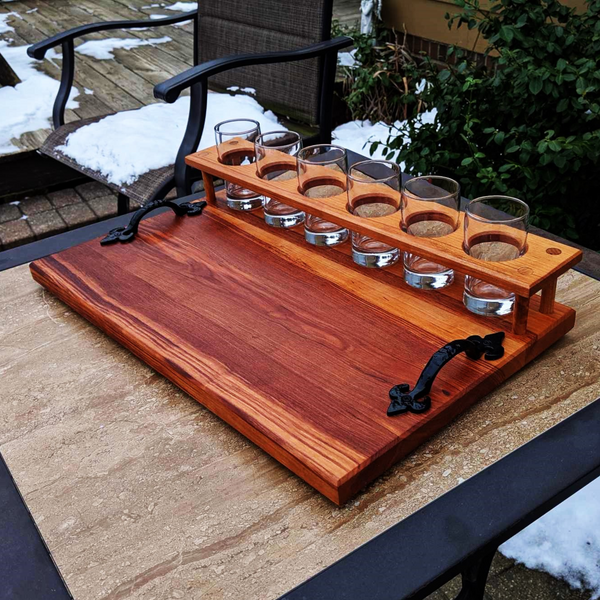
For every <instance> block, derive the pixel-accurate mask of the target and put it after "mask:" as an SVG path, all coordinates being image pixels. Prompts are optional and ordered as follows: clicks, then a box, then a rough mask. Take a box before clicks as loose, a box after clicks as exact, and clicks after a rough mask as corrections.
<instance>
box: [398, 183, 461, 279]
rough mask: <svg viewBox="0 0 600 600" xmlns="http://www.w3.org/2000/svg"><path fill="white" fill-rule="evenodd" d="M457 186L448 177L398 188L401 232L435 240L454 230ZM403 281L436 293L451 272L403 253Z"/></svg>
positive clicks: (455, 227)
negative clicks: (400, 189)
mask: <svg viewBox="0 0 600 600" xmlns="http://www.w3.org/2000/svg"><path fill="white" fill-rule="evenodd" d="M459 209H460V185H459V184H458V183H457V182H456V181H454V179H450V178H449V177H442V176H439V175H425V176H424V177H414V178H413V179H409V180H408V181H407V182H406V183H405V184H404V187H403V188H402V229H403V230H404V231H405V232H406V233H408V234H409V235H414V236H417V237H423V238H436V237H442V236H444V235H449V234H451V233H452V232H454V231H456V229H457V228H458V216H459ZM404 281H406V283H407V284H408V285H410V286H412V287H414V288H418V289H421V290H437V289H441V288H444V287H447V286H449V285H451V284H452V283H453V282H454V271H453V270H452V269H449V268H448V267H445V266H444V265H440V264H438V263H436V262H433V261H432V260H430V259H428V258H422V257H420V256H417V255H416V254H411V253H410V252H405V253H404Z"/></svg>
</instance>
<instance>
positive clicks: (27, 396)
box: [0, 266, 600, 600]
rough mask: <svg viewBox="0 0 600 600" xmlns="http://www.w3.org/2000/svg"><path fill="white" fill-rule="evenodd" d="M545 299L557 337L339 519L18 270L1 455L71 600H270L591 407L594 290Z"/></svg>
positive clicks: (6, 292) (9, 312)
mask: <svg viewBox="0 0 600 600" xmlns="http://www.w3.org/2000/svg"><path fill="white" fill-rule="evenodd" d="M558 298H559V300H560V301H561V302H563V303H565V304H569V305H570V306H572V307H574V308H576V309H577V311H578V319H577V325H576V327H575V329H574V330H573V331H572V332H571V333H570V334H568V335H567V336H566V337H565V338H564V339H563V340H561V341H560V342H558V343H557V344H556V345H555V346H553V347H552V348H551V349H550V350H548V351H547V352H546V353H545V354H543V355H542V356H541V357H540V358H539V359H538V360H536V361H535V362H534V363H532V364H531V365H530V366H529V367H527V368H526V369H524V370H523V371H522V372H520V373H518V374H517V375H516V376H514V377H513V378H512V379H510V380H509V381H508V382H506V383H505V384H503V385H502V386H501V387H499V388H498V389H497V390H496V391H495V392H494V393H493V394H490V395H489V396H487V397H486V398H485V399H483V400H482V401H480V402H479V403H478V404H477V405H476V406H475V407H474V408H472V409H471V410H470V411H468V412H467V413H465V414H464V415H463V416H462V417H460V418H459V419H457V420H456V421H455V422H454V423H453V424H451V425H450V426H449V427H447V428H446V429H445V430H443V431H442V432H441V433H440V434H439V435H437V436H436V437H434V438H433V439H431V440H430V441H429V442H428V443H426V444H424V445H423V446H421V447H420V448H419V449H418V450H417V451H416V452H414V453H413V454H412V455H410V456H409V457H408V458H407V459H405V460H404V461H402V462H401V463H399V464H398V465H397V466H396V467H394V468H392V469H391V470H390V471H389V472H388V473H387V474H386V475H385V476H384V477H382V478H380V479H379V480H377V481H376V482H375V483H374V484H372V485H371V486H370V487H369V488H367V489H366V490H365V491H364V492H362V493H361V494H360V495H359V496H358V497H357V498H356V499H355V501H353V502H350V503H349V504H348V505H347V506H345V507H343V508H337V507H335V506H334V505H333V504H332V503H330V502H329V501H328V500H326V499H325V498H323V497H322V496H320V495H319V494H318V493H317V492H315V491H314V490H312V489H311V488H310V487H309V486H307V485H306V484H305V483H303V482H302V481H301V480H300V479H298V478H297V477H295V476H294V475H292V474H291V473H290V472H289V471H287V470H286V469H285V468H284V467H282V466H280V465H279V464H278V463H277V462H276V461H274V460H273V459H271V458H270V457H269V456H268V455H266V454H265V453H264V452H262V451H261V450H259V449H258V448H256V447H255V446H254V445H253V444H252V443H250V442H248V441H247V440H246V439H245V438H244V437H242V436H241V435H240V434H238V433H237V432H236V431H234V430H233V429H231V428H230V427H229V426H228V425H226V424H224V423H223V422H222V421H220V420H219V419H218V418H216V417H214V416H213V415H212V414H211V413H209V412H208V411H207V410H205V409H204V408H203V407H201V406H200V405H199V404H198V403H197V402H195V401H194V400H192V399H191V398H189V397H188V396H186V395H185V394H184V393H182V392H181V391H179V390H178V389H177V388H175V387H174V386H173V385H172V384H171V383H169V382H168V381H167V380H165V379H164V378H163V377H161V376H159V375H157V374H156V373H154V372H153V371H152V370H151V369H149V368H148V367H147V366H145V365H144V364H143V363H141V362H140V361H139V360H137V359H136V358H134V357H133V356H131V355H130V354H129V353H128V352H127V351H125V350H124V349H122V348H121V347H120V346H118V345H117V344H116V343H114V342H113V341H112V340H110V339H109V338H107V337H106V336H105V335H104V334H102V333H101V332H99V331H97V330H96V329H95V328H93V327H92V326H91V325H89V324H88V323H87V322H86V321H84V320H83V319H82V318H80V317H79V316H78V315H77V314H75V313H74V312H72V311H71V310H70V309H68V308H67V307H66V306H65V305H64V304H62V303H61V302H60V301H58V300H56V299H55V298H53V297H52V296H51V295H50V294H48V293H47V292H45V291H44V290H42V289H41V288H40V287H39V286H38V285H37V284H35V283H34V282H33V280H32V279H31V277H30V275H29V270H28V267H27V266H23V267H18V268H15V269H12V270H10V271H6V272H4V273H0V307H2V308H1V309H0V310H1V311H2V318H1V319H0V375H1V379H0V452H1V453H2V455H3V456H4V458H5V460H6V462H7V463H8V466H9V468H10V469H11V471H12V473H13V475H14V477H15V479H16V481H17V484H18V485H19V487H20V490H21V492H22V493H23V495H24V497H25V500H26V502H27V505H28V506H29V508H30V510H31V512H32V514H33V516H34V518H35V520H36V522H37V524H38V526H39V527H40V529H41V532H42V534H43V536H44V538H45V540H46V542H47V543H48V546H49V547H50V550H51V552H52V554H53V556H54V558H55V560H56V562H57V564H58V567H59V568H60V570H61V572H62V574H63V576H64V577H65V578H66V581H67V584H68V585H69V587H70V589H71V591H72V593H73V594H74V596H75V598H76V599H77V600H91V599H106V600H108V599H111V600H117V599H124V598H128V599H129V598H136V599H142V598H143V599H144V600H159V599H160V600H163V599H166V598H188V599H199V598H202V599H203V600H209V599H220V598H236V599H239V600H254V599H272V598H277V597H278V596H279V595H280V594H282V593H284V592H286V591H287V590H289V589H290V588H292V587H294V586H295V585H297V584H299V583H301V582H302V581H304V580H305V579H306V578H308V577H309V576H310V575H313V574H314V573H317V572H318V571H319V570H321V569H322V568H323V567H326V566H327V565H329V564H331V563H332V562H334V561H335V560H336V559H338V558H341V557H342V556H343V555H345V554H347V553H348V552H349V551H351V550H353V549H354V548H356V547H357V546H359V545H360V544H362V543H364V542H366V541H368V540H369V539H371V538H372V537H373V536H375V535H376V534H378V533H380V532H382V531H384V530H385V529H387V528H388V527H390V526H391V525H394V524H395V523H397V522H398V521H399V520H400V519H402V518H403V517H406V516H407V515H409V514H411V513H412V512H414V511H415V510H417V509H418V508H420V507H422V506H423V505H425V504H426V503H428V502H430V501H431V500H433V499H435V498H437V497H438V496H440V495H441V494H443V493H444V492H446V491H447V490H450V489H451V488H453V487H455V486H456V485H458V484H459V483H460V481H461V480H462V479H466V478H468V477H470V476H472V475H474V474H475V473H477V472H478V471H480V470H481V469H482V468H484V467H486V466H487V465H489V464H491V463H493V462H494V461H496V460H498V459H499V458H501V457H502V456H504V455H505V454H507V453H508V452H510V451H511V450H514V449H515V448H517V447H518V446H520V445H521V444H523V443H524V442H526V441H528V440H530V439H531V438H533V437H534V436H536V435H537V434H539V433H541V432H543V431H545V430H546V429H548V428H549V427H551V426H552V425H554V424H556V423H558V422H559V421H561V420H562V419H564V418H566V417H567V416H569V415H570V414H572V413H574V412H575V411H576V410H578V409H579V408H582V407H583V406H585V405H586V404H589V403H590V402H592V401H593V400H594V399H595V398H597V397H598V396H600V369H599V367H598V362H599V357H600V282H597V281H595V280H592V279H589V278H587V277H585V276H583V275H580V274H577V273H574V272H570V273H568V274H566V275H565V276H563V277H562V278H561V280H560V282H559V294H558ZM365 600H368V599H365Z"/></svg>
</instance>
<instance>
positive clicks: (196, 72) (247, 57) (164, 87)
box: [154, 37, 353, 103]
mask: <svg viewBox="0 0 600 600" xmlns="http://www.w3.org/2000/svg"><path fill="white" fill-rule="evenodd" d="M352 44H353V42H352V39H351V38H349V37H338V38H335V39H333V40H326V41H324V42H318V43H317V44H312V45H311V46H306V47H304V48H299V49H297V50H289V51H284V52H265V53H263V54H238V55H235V56H226V57H224V58H217V59H215V60H211V61H208V62H205V63H204V64H201V65H198V66H196V67H191V68H190V69H188V70H187V71H184V72H183V73H180V74H179V75H175V77H172V78H171V79H167V81H163V82H162V83H159V84H158V85H157V86H156V87H155V88H154V97H155V98H158V99H160V100H164V101H165V102H169V103H172V102H175V100H177V98H178V97H179V95H180V94H181V92H182V91H183V90H185V89H187V88H189V87H191V86H192V85H194V84H195V83H198V82H200V81H203V80H206V79H207V78H208V77H211V76H212V75H216V74H217V73H222V72H223V71H229V70H230V69H236V68H238V67H245V66H248V65H266V64H273V63H281V62H292V61H296V60H304V59H308V58H315V57H318V56H323V55H324V54H327V53H330V52H336V53H337V52H338V50H341V49H342V48H347V47H348V46H351V45H352Z"/></svg>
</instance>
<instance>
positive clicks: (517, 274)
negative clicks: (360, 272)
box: [186, 139, 582, 335]
mask: <svg viewBox="0 0 600 600" xmlns="http://www.w3.org/2000/svg"><path fill="white" fill-rule="evenodd" d="M228 144H229V146H230V147H231V149H226V150H225V156H226V155H227V154H248V153H253V152H254V147H253V145H252V144H251V143H248V142H245V141H243V140H236V139H234V140H231V141H229V142H228ZM273 154H274V155H275V153H273ZM265 160H269V162H272V163H273V164H272V166H269V167H267V172H268V171H274V170H278V169H284V168H288V169H289V168H291V169H294V170H295V169H296V163H295V159H294V158H293V157H291V156H289V155H287V154H284V153H281V155H280V156H276V157H268V158H266V159H265ZM186 163H187V164H188V165H189V166H191V167H193V168H195V169H199V170H200V171H202V176H203V180H204V189H205V191H206V200H207V201H208V202H209V203H211V204H216V198H215V190H214V179H215V178H219V179H225V180H227V181H230V182H232V183H235V184H238V185H241V186H243V187H245V188H247V189H250V190H252V191H254V192H257V193H259V194H263V195H265V196H267V197H269V198H271V199H273V200H277V201H279V202H282V203H284V204H287V205H289V206H293V207H294V208H298V209H300V210H303V211H305V212H307V213H310V214H312V215H315V216H317V217H321V218H324V219H327V220H328V221H331V222H333V223H336V224H338V225H341V226H343V227H346V228H348V229H349V230H351V231H355V232H358V233H362V234H364V235H369V236H370V237H372V238H374V239H377V240H379V241H382V242H385V243H386V244H389V245H390V246H393V247H395V248H398V249H400V250H401V251H407V252H410V253H412V254H417V255H419V256H422V257H425V258H429V259H431V260H434V261H435V262H437V263H440V264H442V265H444V266H447V267H449V268H452V269H454V270H455V271H457V272H459V273H463V274H464V275H471V276H473V277H477V278H478V279H482V280H484V281H487V282H489V283H491V284H494V285H497V286H499V287H501V288H504V289H506V290H509V291H511V292H514V294H515V304H514V309H513V322H512V331H513V333H515V334H517V335H525V334H526V333H527V322H528V317H529V310H530V307H529V300H530V298H531V296H533V295H534V294H536V293H537V292H539V291H540V290H541V302H540V304H539V311H540V312H541V313H544V314H552V313H553V312H554V299H555V295H556V282H557V279H558V277H560V275H562V274H563V273H565V272H566V271H568V270H569V269H570V268H571V267H573V266H574V265H576V264H577V263H578V262H579V261H580V260H581V258H582V252H581V250H578V249H576V248H572V247H570V246H567V245H565V244H560V243H557V242H554V241H551V240H547V239H545V238H542V237H540V236H537V235H532V234H529V236H528V243H527V252H526V253H525V254H524V255H523V256H521V257H519V258H517V259H515V260H511V261H506V262H486V261H482V260H479V259H476V258H473V257H471V256H469V255H468V254H467V253H466V252H465V251H464V249H463V222H464V214H462V213H461V215H460V222H459V227H458V228H457V229H456V231H454V232H453V233H451V234H450V235H447V236H444V237H439V238H419V237H415V236H411V235H408V234H407V233H405V232H403V231H402V229H401V228H400V215H399V213H394V214H392V215H387V216H384V217H379V218H375V219H363V218H361V217H358V216H355V215H353V214H351V213H350V212H349V211H348V210H347V196H346V192H343V193H341V194H338V195H337V196H332V197H330V198H308V197H307V196H303V195H302V194H301V193H300V192H299V191H298V181H297V179H295V178H294V179H289V180H286V181H275V180H271V181H269V180H264V179H261V178H259V177H258V176H257V174H256V164H246V165H240V166H228V165H224V164H222V163H221V162H220V161H219V157H218V154H217V148H216V146H213V147H211V148H207V149H205V150H201V151H200V152H196V153H195V154H191V155H189V156H187V157H186ZM315 173H316V174H315V184H318V185H323V184H324V183H329V184H334V185H335V184H336V183H337V184H338V185H339V186H340V187H341V188H342V189H345V187H346V179H345V175H344V174H341V173H336V172H335V171H332V170H331V169H327V168H322V174H320V173H318V170H317V169H315ZM333 179H335V180H338V181H333ZM465 310H466V309H465Z"/></svg>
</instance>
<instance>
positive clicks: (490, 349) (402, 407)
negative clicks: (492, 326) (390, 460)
mask: <svg viewBox="0 0 600 600" xmlns="http://www.w3.org/2000/svg"><path fill="white" fill-rule="evenodd" d="M503 341H504V332H503V331H500V332H498V333H490V335H486V336H485V337H484V338H482V337H480V336H478V335H472V336H469V337H468V338H467V339H466V340H455V341H453V342H450V343H449V344H446V345H445V346H444V347H443V348H440V349H439V350H438V351H437V352H436V353H435V354H434V355H433V356H432V357H431V358H430V359H429V362H428V363H427V364H426V365H425V368H424V369H423V372H422V373H421V376H420V377H419V381H417V385H415V387H414V388H413V389H412V390H411V389H410V385H408V383H401V384H400V385H395V386H394V387H393V388H392V389H391V390H390V400H391V403H390V406H389V408H388V410H387V414H388V417H393V416H394V415H400V414H402V413H405V412H412V413H422V412H425V411H426V410H429V408H431V398H430V397H429V392H430V391H431V386H432V385H433V382H434V381H435V378H436V377H437V374H438V373H439V372H440V370H441V369H442V367H443V366H444V365H445V364H446V363H447V362H448V361H450V360H452V359H453V358H454V357H455V356H456V355H457V354H460V353H461V352H464V353H465V354H466V355H467V356H468V357H469V358H470V359H472V360H478V359H479V358H481V355H482V354H485V360H498V359H499V358H502V357H503V356H504V348H503V347H502V342H503Z"/></svg>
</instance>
